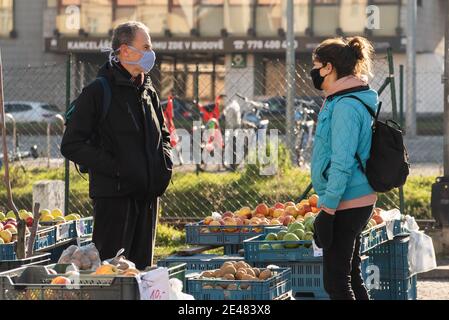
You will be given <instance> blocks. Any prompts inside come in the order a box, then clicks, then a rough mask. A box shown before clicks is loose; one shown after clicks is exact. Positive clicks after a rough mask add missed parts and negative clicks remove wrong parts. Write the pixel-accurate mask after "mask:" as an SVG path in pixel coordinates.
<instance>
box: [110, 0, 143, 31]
mask: <svg viewBox="0 0 449 320" xmlns="http://www.w3.org/2000/svg"><path fill="white" fill-rule="evenodd" d="M137 2H138V1H137V0H117V2H116V7H115V9H114V21H113V22H112V27H114V28H115V27H116V26H117V25H119V24H120V23H123V22H126V21H130V20H136V11H137Z"/></svg>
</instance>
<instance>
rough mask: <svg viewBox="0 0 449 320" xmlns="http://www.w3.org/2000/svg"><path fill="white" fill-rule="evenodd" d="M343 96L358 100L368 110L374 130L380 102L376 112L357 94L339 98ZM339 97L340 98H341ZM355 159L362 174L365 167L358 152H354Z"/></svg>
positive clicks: (380, 105)
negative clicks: (372, 119) (372, 120)
mask: <svg viewBox="0 0 449 320" xmlns="http://www.w3.org/2000/svg"><path fill="white" fill-rule="evenodd" d="M344 98H351V99H355V100H357V101H359V102H360V103H361V104H362V105H363V106H364V107H365V109H366V111H368V113H369V114H370V116H371V117H373V118H374V124H373V131H374V130H375V129H376V121H377V118H378V117H379V113H380V109H381V108H382V102H379V104H378V107H377V112H374V111H373V110H372V109H371V108H370V106H368V105H367V104H366V103H365V102H364V101H363V100H362V99H360V98H359V97H357V96H354V95H349V96H344V97H342V98H341V99H344ZM341 99H340V100H341ZM355 159H356V160H357V162H358V163H359V166H360V170H362V172H363V173H364V174H366V169H365V167H364V166H363V162H362V159H361V158H360V156H359V154H358V153H356V154H355Z"/></svg>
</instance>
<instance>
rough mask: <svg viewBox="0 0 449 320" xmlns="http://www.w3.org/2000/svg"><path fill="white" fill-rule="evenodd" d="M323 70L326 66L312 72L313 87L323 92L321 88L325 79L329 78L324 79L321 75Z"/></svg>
mask: <svg viewBox="0 0 449 320" xmlns="http://www.w3.org/2000/svg"><path fill="white" fill-rule="evenodd" d="M323 68H324V66H323V67H321V68H318V69H312V70H311V71H310V76H311V77H312V81H313V85H314V86H315V88H316V89H318V90H323V89H322V88H321V86H322V85H323V82H324V79H325V78H326V77H327V75H326V76H324V77H322V76H321V74H320V70H321V69H323Z"/></svg>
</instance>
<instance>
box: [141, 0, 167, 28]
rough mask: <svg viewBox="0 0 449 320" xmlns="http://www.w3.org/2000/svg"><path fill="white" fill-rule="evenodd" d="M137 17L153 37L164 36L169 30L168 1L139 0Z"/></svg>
mask: <svg viewBox="0 0 449 320" xmlns="http://www.w3.org/2000/svg"><path fill="white" fill-rule="evenodd" d="M136 15H137V20H138V21H141V22H143V23H145V25H146V26H147V27H148V28H150V34H151V35H155V34H159V35H162V34H163V33H164V30H165V29H168V0H139V1H138V5H137V10H136Z"/></svg>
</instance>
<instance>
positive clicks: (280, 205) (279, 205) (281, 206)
mask: <svg viewBox="0 0 449 320" xmlns="http://www.w3.org/2000/svg"><path fill="white" fill-rule="evenodd" d="M274 208H275V209H285V205H284V204H283V203H280V202H278V203H276V204H275V205H274Z"/></svg>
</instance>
